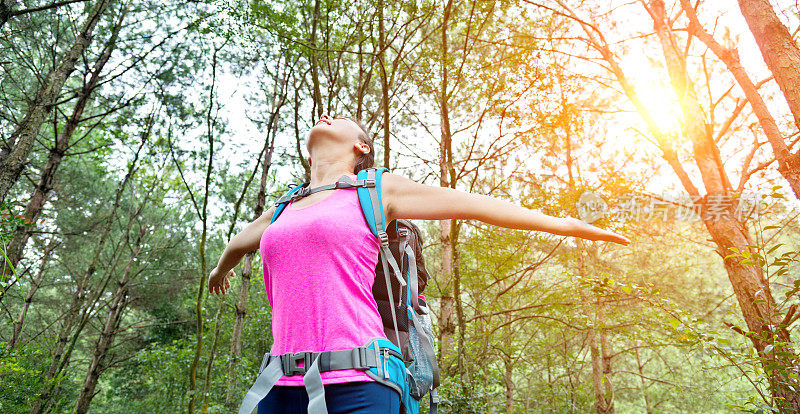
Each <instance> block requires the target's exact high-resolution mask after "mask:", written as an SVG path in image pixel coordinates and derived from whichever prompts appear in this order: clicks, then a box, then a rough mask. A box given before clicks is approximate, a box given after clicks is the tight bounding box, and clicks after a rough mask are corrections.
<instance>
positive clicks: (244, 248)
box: [208, 206, 275, 295]
mask: <svg viewBox="0 0 800 414" xmlns="http://www.w3.org/2000/svg"><path fill="white" fill-rule="evenodd" d="M273 213H275V207H274V206H273V207H271V208H270V209H269V210H267V211H266V212H264V214H262V215H261V217H259V218H257V219H256V220H255V221H253V222H252V223H250V224H248V225H247V227H245V228H244V229H243V230H242V231H241V232H239V233H238V234H237V235H235V236H233V237H232V238H231V241H230V242H228V245H227V246H225V251H223V252H222V255H221V256H220V257H219V262H218V263H217V266H216V267H215V268H214V269H212V270H211V273H210V274H209V275H208V290H209V292H211V293H214V294H217V295H224V294H225V292H226V291H227V290H228V288H230V287H231V283H230V281H229V280H228V279H229V278H231V277H234V276H236V274H235V273H233V268H234V267H236V265H237V264H239V262H240V261H242V258H243V257H244V255H246V254H247V253H249V252H252V251H253V250H256V249H258V247H259V243H260V241H261V235H262V234H264V230H266V229H267V227H268V226H269V222H270V220H272V214H273Z"/></svg>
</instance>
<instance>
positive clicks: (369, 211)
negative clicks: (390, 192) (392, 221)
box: [356, 167, 386, 239]
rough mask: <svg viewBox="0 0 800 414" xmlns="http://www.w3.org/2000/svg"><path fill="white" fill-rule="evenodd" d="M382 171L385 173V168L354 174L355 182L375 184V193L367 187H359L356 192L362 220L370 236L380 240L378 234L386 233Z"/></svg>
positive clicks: (368, 169) (365, 170)
mask: <svg viewBox="0 0 800 414" xmlns="http://www.w3.org/2000/svg"><path fill="white" fill-rule="evenodd" d="M384 171H386V168H383V167H381V168H367V169H364V170H361V171H359V172H358V174H356V180H369V179H372V180H373V181H374V182H375V187H374V190H375V191H371V190H372V189H371V188H369V187H359V188H358V190H357V191H358V202H359V204H361V212H362V213H364V219H366V221H367V225H368V226H369V229H370V231H372V234H374V235H375V236H376V237H378V239H380V235H379V234H378V232H379V231H380V232H385V231H386V223H385V221H386V216H385V215H384V214H383V199H382V198H381V176H382V175H383V173H384ZM376 207H377V208H376ZM376 210H377V211H376Z"/></svg>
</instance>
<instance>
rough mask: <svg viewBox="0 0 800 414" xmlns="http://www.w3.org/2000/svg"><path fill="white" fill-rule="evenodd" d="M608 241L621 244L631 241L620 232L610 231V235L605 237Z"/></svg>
mask: <svg viewBox="0 0 800 414" xmlns="http://www.w3.org/2000/svg"><path fill="white" fill-rule="evenodd" d="M607 240H608V241H610V242H614V243H618V244H621V245H623V246H627V245H629V244H630V243H631V240H630V239H629V238H627V237H625V236H623V235H621V234H617V233H611V235H610V237H609V238H608V239H607Z"/></svg>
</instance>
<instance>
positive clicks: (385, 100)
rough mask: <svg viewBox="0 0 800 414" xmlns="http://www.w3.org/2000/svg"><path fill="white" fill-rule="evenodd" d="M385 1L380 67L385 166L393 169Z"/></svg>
mask: <svg viewBox="0 0 800 414" xmlns="http://www.w3.org/2000/svg"><path fill="white" fill-rule="evenodd" d="M384 7H386V2H385V1H384V0H378V67H379V69H380V71H381V109H382V110H383V166H384V167H386V168H391V166H390V164H389V161H390V155H391V154H390V150H389V79H388V78H387V76H386V48H387V46H386V29H385V28H384V22H383V9H384Z"/></svg>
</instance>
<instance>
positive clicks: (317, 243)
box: [260, 176, 386, 386]
mask: <svg viewBox="0 0 800 414" xmlns="http://www.w3.org/2000/svg"><path fill="white" fill-rule="evenodd" d="M352 177H353V178H355V176H352ZM379 247H380V245H379V242H378V238H377V237H375V235H373V234H372V232H371V231H370V230H369V227H368V226H367V223H366V220H365V219H364V215H363V214H362V213H361V207H360V205H359V203H358V195H357V192H356V189H355V188H347V189H344V188H343V189H337V190H334V191H333V192H332V193H330V194H329V195H327V196H326V198H324V199H322V200H320V201H318V202H316V203H314V204H311V205H309V206H307V207H301V208H295V207H293V206H292V205H291V204H289V205H288V206H286V208H285V209H284V210H283V213H281V215H280V217H279V218H278V219H277V220H276V221H275V222H274V223H272V224H270V225H269V226H268V227H267V229H266V230H265V231H264V233H263V234H262V235H261V242H260V251H261V259H262V262H263V265H264V286H265V287H266V290H267V298H268V299H269V303H270V305H271V306H272V338H273V345H272V349H271V351H270V353H271V354H272V355H280V354H284V353H287V352H301V351H312V352H321V351H337V350H342V349H351V348H355V347H358V346H363V345H366V343H367V342H368V341H369V340H370V339H372V338H375V337H383V338H385V337H386V335H385V334H384V332H383V324H382V322H381V317H380V314H379V313H378V305H377V304H376V302H375V298H374V297H373V295H372V284H373V283H374V280H375V265H376V263H377V261H378V251H379V250H380V249H379ZM300 365H302V363H300ZM355 381H368V382H373V381H374V380H373V379H372V378H370V377H369V376H367V374H365V373H364V372H361V371H358V370H354V369H348V370H337V371H329V372H323V373H322V382H323V384H337V383H343V382H355ZM276 385H300V386H302V385H303V378H302V375H294V376H291V377H290V376H286V375H284V376H283V377H281V379H280V380H278V382H277V383H276Z"/></svg>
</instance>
